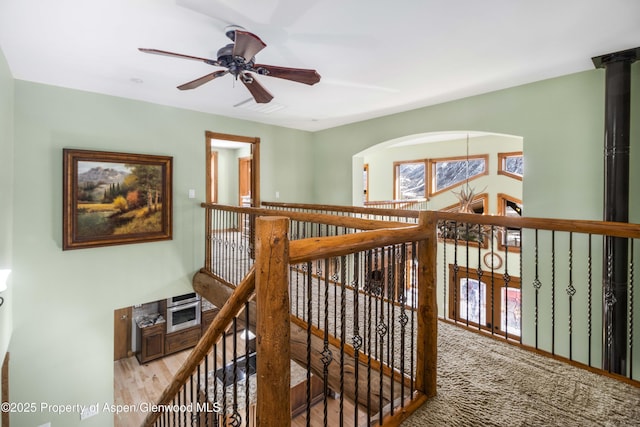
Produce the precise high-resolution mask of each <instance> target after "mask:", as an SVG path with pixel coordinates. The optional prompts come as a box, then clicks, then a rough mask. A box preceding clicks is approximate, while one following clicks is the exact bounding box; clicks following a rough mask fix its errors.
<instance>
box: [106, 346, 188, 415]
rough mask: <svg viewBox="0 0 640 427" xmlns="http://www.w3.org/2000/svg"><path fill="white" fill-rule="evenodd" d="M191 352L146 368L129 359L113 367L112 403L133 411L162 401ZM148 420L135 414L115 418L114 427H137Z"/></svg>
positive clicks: (162, 359) (132, 358)
mask: <svg viewBox="0 0 640 427" xmlns="http://www.w3.org/2000/svg"><path fill="white" fill-rule="evenodd" d="M190 351H191V350H185V351H182V352H180V353H176V354H173V355H171V356H167V357H163V358H161V359H158V360H154V361H152V362H147V363H145V364H142V365H141V364H140V363H138V359H136V358H135V356H133V357H128V358H126V359H120V360H118V361H116V362H114V364H113V370H114V372H113V383H114V384H113V385H114V392H113V402H114V405H122V407H123V408H124V407H131V405H136V404H139V403H141V402H144V403H149V404H152V403H155V402H157V401H158V399H159V398H160V395H161V394H162V392H163V391H164V389H165V387H166V386H167V384H169V383H170V382H171V379H172V378H173V376H174V375H175V373H176V372H177V371H178V369H180V366H182V363H183V362H184V361H185V360H186V358H187V357H188V356H189V353H190ZM146 416H147V414H146V412H141V411H133V412H122V413H120V414H114V424H113V425H114V426H115V427H138V426H140V425H142V421H143V420H144V418H145V417H146Z"/></svg>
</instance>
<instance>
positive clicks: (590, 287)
mask: <svg viewBox="0 0 640 427" xmlns="http://www.w3.org/2000/svg"><path fill="white" fill-rule="evenodd" d="M588 239H589V242H588V249H587V250H588V255H587V339H588V343H589V348H588V349H587V353H588V354H587V358H588V366H591V346H592V344H591V332H592V330H591V328H592V316H591V310H592V305H593V302H592V295H593V292H592V291H593V274H592V267H591V265H592V252H591V249H592V244H591V239H592V236H591V234H589V235H588Z"/></svg>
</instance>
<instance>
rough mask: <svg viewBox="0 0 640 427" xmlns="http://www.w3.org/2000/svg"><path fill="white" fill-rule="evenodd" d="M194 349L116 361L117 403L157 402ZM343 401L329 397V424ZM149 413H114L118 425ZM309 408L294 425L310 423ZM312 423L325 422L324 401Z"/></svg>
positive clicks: (132, 426)
mask: <svg viewBox="0 0 640 427" xmlns="http://www.w3.org/2000/svg"><path fill="white" fill-rule="evenodd" d="M190 351H191V350H185V351H182V352H180V353H176V354H173V355H171V356H166V357H163V358H161V359H158V360H154V361H152V362H148V363H145V364H142V365H141V364H140V363H138V360H137V359H136V358H135V356H134V357H128V358H126V359H121V360H118V361H116V362H114V405H121V407H123V408H125V407H126V408H130V407H133V406H134V405H138V404H140V403H141V402H144V403H149V404H153V403H155V402H157V401H158V398H159V397H160V395H161V394H162V392H163V391H164V389H165V387H166V386H167V384H169V383H170V382H171V379H172V378H173V376H174V375H175V373H176V372H177V371H178V369H180V367H181V366H182V364H183V363H184V361H185V360H186V358H187V357H188V356H189V352H190ZM339 411H340V401H339V400H337V399H334V398H331V397H329V398H327V425H339V415H340V414H339ZM344 412H345V414H351V413H353V404H351V403H350V402H348V401H345V402H344ZM359 412H360V414H359V420H360V423H362V422H363V421H366V414H365V413H363V412H362V411H359ZM146 416H147V414H146V413H145V412H141V411H127V412H124V411H123V412H121V413H119V414H114V426H115V427H139V426H140V425H142V422H143V420H144V418H145V417H146ZM306 420H307V416H306V412H305V413H303V414H301V415H299V416H297V417H296V418H295V419H293V420H291V425H292V426H296V427H297V426H300V427H303V426H306ZM310 424H311V425H312V426H322V425H324V404H323V402H319V403H317V404H315V405H314V406H313V407H312V409H311V423H310ZM344 425H345V426H352V425H353V416H352V415H350V416H347V417H346V419H345V423H344Z"/></svg>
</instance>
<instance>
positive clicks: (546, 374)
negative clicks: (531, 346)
mask: <svg viewBox="0 0 640 427" xmlns="http://www.w3.org/2000/svg"><path fill="white" fill-rule="evenodd" d="M438 333H439V336H438V341H439V343H438V395H437V396H436V397H434V398H433V399H431V400H429V401H428V402H427V403H426V404H424V405H423V406H422V407H421V408H420V409H419V410H418V411H417V412H415V413H414V414H412V415H411V416H410V417H409V418H408V419H407V420H406V421H405V422H404V423H403V424H402V425H403V427H405V426H406V427H410V426H420V427H423V426H439V427H447V426H452V427H456V426H461V427H462V426H465V427H468V426H510V427H512V426H513V427H515V426H563V427H565V426H580V427H586V426H640V388H637V387H634V386H632V385H629V384H627V383H623V382H620V381H617V380H615V379H612V378H609V377H605V376H602V375H598V374H594V373H592V372H589V371H586V370H583V369H580V368H576V367H573V366H569V365H567V364H565V363H562V362H560V361H557V360H554V359H551V358H548V357H544V356H540V355H537V354H534V353H532V352H529V351H526V350H523V349H521V348H518V347H516V346H512V345H508V344H506V343H503V342H500V341H498V340H494V339H492V338H489V337H484V336H482V335H480V334H476V333H472V332H469V331H465V330H463V329H462V328H459V327H457V326H454V325H451V324H447V323H443V322H440V325H439V331H438Z"/></svg>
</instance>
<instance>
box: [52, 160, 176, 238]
mask: <svg viewBox="0 0 640 427" xmlns="http://www.w3.org/2000/svg"><path fill="white" fill-rule="evenodd" d="M172 162H173V158H172V157H167V156H152V155H146V154H127V153H113V152H106V151H88V150H74V149H64V150H63V192H64V193H63V215H62V216H63V226H62V228H63V233H62V234H63V236H62V249H63V250H68V249H80V248H89V247H97V246H108V245H120V244H127V243H140V242H152V241H158V240H170V239H171V238H172V223H171V203H172V200H171V197H172V192H171V189H172Z"/></svg>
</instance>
